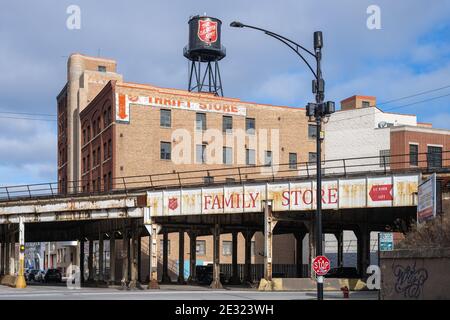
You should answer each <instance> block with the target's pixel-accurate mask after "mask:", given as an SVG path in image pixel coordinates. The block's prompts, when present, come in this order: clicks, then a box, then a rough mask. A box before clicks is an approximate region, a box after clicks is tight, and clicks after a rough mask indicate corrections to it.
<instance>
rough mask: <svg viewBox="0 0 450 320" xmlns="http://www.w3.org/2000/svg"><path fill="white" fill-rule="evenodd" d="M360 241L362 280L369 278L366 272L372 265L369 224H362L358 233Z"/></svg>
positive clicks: (359, 253)
mask: <svg viewBox="0 0 450 320" xmlns="http://www.w3.org/2000/svg"><path fill="white" fill-rule="evenodd" d="M357 239H358V240H357V241H358V246H357V248H358V253H357V256H358V273H359V275H360V277H361V278H362V279H365V278H366V277H367V274H366V270H367V267H368V266H369V265H370V230H369V229H368V226H367V224H365V223H364V224H361V225H360V226H359V228H358V231H357Z"/></svg>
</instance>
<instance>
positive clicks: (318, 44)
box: [230, 21, 335, 300]
mask: <svg viewBox="0 0 450 320" xmlns="http://www.w3.org/2000/svg"><path fill="white" fill-rule="evenodd" d="M230 26H231V27H234V28H250V29H255V30H259V31H262V32H264V33H265V34H266V35H268V36H270V37H272V38H275V39H277V40H278V41H280V42H282V43H284V44H285V45H286V46H288V47H289V48H291V49H292V50H293V51H294V52H295V53H296V54H297V55H298V56H299V57H300V58H301V59H302V60H303V62H305V64H306V65H307V66H308V68H309V70H311V72H312V74H313V75H314V80H313V86H312V88H313V93H314V94H315V95H316V103H308V105H307V106H306V115H307V116H308V117H309V119H310V120H309V121H313V120H312V118H313V117H314V119H315V121H316V167H317V174H316V176H317V193H316V208H317V211H316V216H315V233H316V252H315V253H316V257H318V256H321V255H322V167H321V160H322V159H321V158H322V155H321V154H322V152H321V143H322V139H323V137H322V136H321V132H322V119H323V118H324V117H327V116H329V115H330V114H332V113H333V112H334V110H335V109H334V102H332V101H327V102H324V98H325V81H324V80H323V78H322V69H321V65H320V62H321V60H322V47H323V39H322V32H321V31H316V32H314V52H311V51H309V50H308V49H306V48H304V47H303V46H301V45H299V44H298V43H296V42H294V41H292V40H290V39H288V38H286V37H283V36H281V35H279V34H276V33H274V32H272V31H269V30H266V29H262V28H258V27H254V26H249V25H246V24H243V23H241V22H239V21H233V22H231V23H230ZM302 52H303V53H307V54H309V55H310V56H311V57H314V58H315V60H316V70H315V71H314V69H313V68H312V66H311V65H310V64H309V62H308V61H307V59H305V57H303V55H302ZM311 264H312V261H311ZM317 299H318V300H323V276H318V277H317Z"/></svg>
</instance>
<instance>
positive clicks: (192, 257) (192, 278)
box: [188, 231, 197, 282]
mask: <svg viewBox="0 0 450 320" xmlns="http://www.w3.org/2000/svg"><path fill="white" fill-rule="evenodd" d="M196 265H197V233H196V232H195V231H190V232H189V279H188V282H196V281H197V274H196V269H195V267H196Z"/></svg>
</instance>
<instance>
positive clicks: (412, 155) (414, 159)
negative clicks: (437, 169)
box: [409, 144, 419, 166]
mask: <svg viewBox="0 0 450 320" xmlns="http://www.w3.org/2000/svg"><path fill="white" fill-rule="evenodd" d="M409 164H410V165H411V166H417V165H419V145H417V144H410V145H409Z"/></svg>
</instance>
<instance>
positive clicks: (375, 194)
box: [369, 184, 393, 201]
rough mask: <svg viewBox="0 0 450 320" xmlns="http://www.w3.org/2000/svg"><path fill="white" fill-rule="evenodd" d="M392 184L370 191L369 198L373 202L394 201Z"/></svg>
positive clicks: (373, 187)
mask: <svg viewBox="0 0 450 320" xmlns="http://www.w3.org/2000/svg"><path fill="white" fill-rule="evenodd" d="M391 191H392V184H384V185H375V186H372V189H370V191H369V196H370V198H371V199H372V201H386V200H392V199H393V197H392V193H391Z"/></svg>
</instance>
